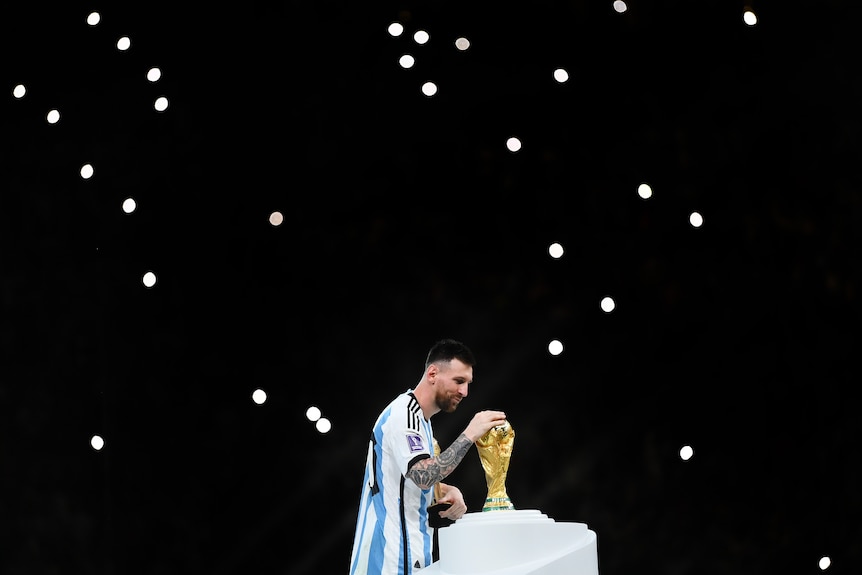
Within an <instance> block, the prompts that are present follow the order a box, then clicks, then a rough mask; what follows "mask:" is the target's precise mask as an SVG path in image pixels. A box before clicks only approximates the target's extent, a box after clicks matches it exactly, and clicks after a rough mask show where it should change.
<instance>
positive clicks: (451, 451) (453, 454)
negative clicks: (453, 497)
mask: <svg viewBox="0 0 862 575" xmlns="http://www.w3.org/2000/svg"><path fill="white" fill-rule="evenodd" d="M471 445H473V442H472V441H470V440H469V439H468V438H467V436H466V435H465V434H463V433H462V434H461V435H459V436H458V439H456V440H455V441H454V442H453V443H452V445H450V446H449V447H448V448H446V449H445V450H444V451H441V452H440V455H438V456H437V457H428V458H425V459H422V460H420V461H417V462H416V463H415V464H413V467H411V468H410V470H409V471H407V475H406V477H407V479H410V480H411V481H413V483H415V484H416V485H418V486H419V487H420V488H422V489H430V488H431V487H433V486H434V485H436V484H437V483H438V482H440V481H442V480H443V479H445V478H446V477H448V476H449V474H450V473H452V472H453V471H455V468H456V467H458V464H459V463H461V461H462V460H463V459H464V456H465V455H467V452H468V451H470V446H471Z"/></svg>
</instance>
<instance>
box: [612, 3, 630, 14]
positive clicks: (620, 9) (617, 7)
mask: <svg viewBox="0 0 862 575" xmlns="http://www.w3.org/2000/svg"><path fill="white" fill-rule="evenodd" d="M628 9H629V7H628V6H626V3H625V2H623V0H614V10H616V11H617V12H618V13H620V14H622V13H623V12H625V11H626V10H628Z"/></svg>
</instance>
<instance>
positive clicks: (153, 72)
mask: <svg viewBox="0 0 862 575" xmlns="http://www.w3.org/2000/svg"><path fill="white" fill-rule="evenodd" d="M161 77H162V71H161V70H159V69H158V68H150V69H149V70H147V80H149V81H150V82H158V80H159V78H161Z"/></svg>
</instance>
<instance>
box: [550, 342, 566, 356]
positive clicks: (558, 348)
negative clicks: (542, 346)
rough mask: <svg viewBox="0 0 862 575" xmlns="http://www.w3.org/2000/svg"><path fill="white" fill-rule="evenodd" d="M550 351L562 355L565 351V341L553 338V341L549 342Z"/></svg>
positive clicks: (552, 353)
mask: <svg viewBox="0 0 862 575" xmlns="http://www.w3.org/2000/svg"><path fill="white" fill-rule="evenodd" d="M548 352H550V354H551V355H560V354H561V353H563V342H561V341H560V340H558V339H555V340H552V341H551V343H549V344H548Z"/></svg>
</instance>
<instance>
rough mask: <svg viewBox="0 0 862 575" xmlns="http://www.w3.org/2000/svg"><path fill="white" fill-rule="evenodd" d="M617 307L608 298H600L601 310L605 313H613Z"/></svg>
mask: <svg viewBox="0 0 862 575" xmlns="http://www.w3.org/2000/svg"><path fill="white" fill-rule="evenodd" d="M615 307H617V304H615V303H614V299H613V298H612V297H610V296H605V297H603V298H602V309H603V310H604V311H606V312H607V313H611V312H612V311H614V308H615Z"/></svg>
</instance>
